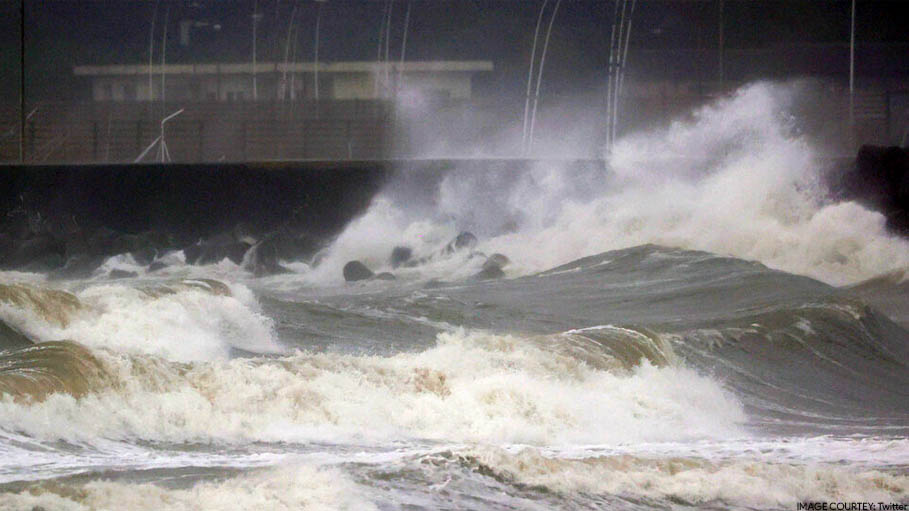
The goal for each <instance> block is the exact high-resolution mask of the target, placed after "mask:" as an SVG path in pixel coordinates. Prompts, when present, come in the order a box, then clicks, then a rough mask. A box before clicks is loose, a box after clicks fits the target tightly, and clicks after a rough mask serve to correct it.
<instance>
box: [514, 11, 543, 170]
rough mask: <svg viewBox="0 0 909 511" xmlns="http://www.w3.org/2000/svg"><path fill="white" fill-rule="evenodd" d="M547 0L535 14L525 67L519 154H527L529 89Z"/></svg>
mask: <svg viewBox="0 0 909 511" xmlns="http://www.w3.org/2000/svg"><path fill="white" fill-rule="evenodd" d="M548 2H549V0H543V4H542V5H541V6H540V13H539V14H538V15H537V28H536V29H534V31H533V46H532V47H531V50H530V65H529V66H528V69H527V92H526V93H525V95H524V123H523V127H522V130H521V154H522V155H525V154H527V127H528V126H529V124H528V120H529V117H528V116H529V115H530V91H531V88H532V84H533V67H534V63H535V61H536V57H537V40H539V38H540V27H541V26H542V25H543V12H544V11H545V9H546V4H547V3H548Z"/></svg>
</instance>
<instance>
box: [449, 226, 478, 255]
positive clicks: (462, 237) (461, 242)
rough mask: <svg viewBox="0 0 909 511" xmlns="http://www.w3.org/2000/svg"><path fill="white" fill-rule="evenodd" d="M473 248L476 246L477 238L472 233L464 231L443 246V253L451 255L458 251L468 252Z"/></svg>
mask: <svg viewBox="0 0 909 511" xmlns="http://www.w3.org/2000/svg"><path fill="white" fill-rule="evenodd" d="M475 246H477V237H476V236H474V235H473V233H470V232H467V231H464V232H462V233H460V234H458V235H457V236H456V237H455V239H453V240H451V242H449V243H448V245H446V246H445V253H446V254H451V253H454V252H458V251H460V250H469V249H472V248H473V247H475Z"/></svg>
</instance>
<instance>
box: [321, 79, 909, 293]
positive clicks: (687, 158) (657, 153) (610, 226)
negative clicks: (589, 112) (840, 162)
mask: <svg viewBox="0 0 909 511" xmlns="http://www.w3.org/2000/svg"><path fill="white" fill-rule="evenodd" d="M798 101H799V97H798V96H797V94H796V93H795V92H794V91H793V89H792V88H789V87H786V86H780V85H771V84H767V83H758V84H752V85H749V86H746V87H744V88H742V89H741V90H739V91H738V92H737V93H735V94H734V95H732V96H731V97H728V98H724V99H721V100H718V101H717V102H715V103H713V104H711V105H708V106H706V107H704V108H701V109H700V110H697V111H695V112H694V114H693V115H692V116H691V118H690V119H685V120H678V121H676V122H673V123H672V124H671V125H669V126H668V127H665V128H663V129H658V130H654V131H650V132H644V133H638V134H634V135H631V136H628V137H626V138H624V139H622V140H620V141H619V142H618V144H617V145H616V147H615V149H614V151H613V153H612V154H610V155H608V156H607V160H608V165H609V167H610V169H611V173H610V175H609V176H608V177H607V176H601V177H600V178H597V176H591V175H588V174H584V173H577V172H574V171H572V170H570V169H568V168H566V167H565V166H564V165H563V164H559V163H558V162H546V161H541V162H537V163H536V164H534V165H533V167H532V168H531V169H530V170H529V171H528V172H526V173H524V174H522V175H521V176H518V177H515V176H509V177H502V176H500V175H497V174H496V173H495V172H489V173H484V172H477V171H476V170H475V169H472V170H471V171H464V172H460V171H458V169H455V171H453V172H451V173H450V174H449V175H448V177H446V178H445V179H444V180H443V181H442V183H441V185H440V188H439V190H438V192H437V195H436V197H435V206H436V210H435V211H434V213H433V216H432V220H433V221H432V222H430V221H427V218H426V211H423V210H421V211H413V210H412V209H411V207H410V201H408V200H399V201H397V202H392V201H391V200H390V199H389V198H388V197H391V196H398V197H407V196H408V195H407V193H401V192H400V191H399V192H398V193H397V194H389V195H388V196H387V197H384V198H380V199H379V200H377V201H376V202H375V204H374V205H373V206H372V208H371V209H370V210H369V211H368V212H367V213H366V215H365V216H363V217H362V218H360V219H358V220H357V221H355V222H354V223H353V224H351V226H349V227H348V229H347V230H346V231H345V232H344V233H343V234H342V235H341V236H340V237H339V239H338V241H337V242H336V243H335V244H334V246H333V247H332V248H331V249H330V250H329V254H330V257H329V259H328V261H329V263H330V264H329V265H327V266H325V267H324V269H321V270H317V271H320V272H321V273H320V274H319V278H318V279H315V280H317V281H326V280H334V281H338V280H340V279H341V272H340V268H341V265H343V264H344V262H346V261H348V260H351V259H361V260H364V261H367V262H368V264H370V265H373V267H374V268H376V267H380V266H382V265H384V264H386V258H387V257H388V254H389V253H390V251H391V248H392V247H393V246H394V245H396V244H407V245H410V246H412V247H414V248H415V249H416V250H417V251H418V252H428V251H431V250H433V249H438V247H439V246H440V245H441V244H443V243H445V242H446V241H447V240H448V239H450V238H451V237H452V236H453V235H454V234H455V233H456V232H457V231H458V230H459V229H469V230H473V231H475V232H476V233H477V234H478V235H480V239H481V244H480V246H479V247H478V248H479V249H481V250H482V251H484V252H485V253H492V252H501V253H504V254H505V255H507V256H509V257H510V258H511V259H512V260H513V261H514V265H513V266H510V267H509V268H508V271H509V273H510V274H512V275H515V274H520V273H526V272H532V271H541V270H545V269H549V268H552V267H553V266H556V265H558V264H563V263H566V262H569V261H572V260H574V259H577V258H580V257H583V256H587V255H592V254H596V253H599V252H603V251H607V250H613V249H620V248H626V247H630V246H635V245H641V244H646V243H655V244H659V245H665V246H673V247H681V248H686V249H698V250H706V251H710V252H714V253H719V254H723V255H732V256H735V257H739V258H744V259H749V260H757V261H760V262H762V263H764V264H766V265H768V266H770V267H773V268H777V269H781V270H784V271H788V272H792V273H798V274H803V275H808V276H811V277H815V278H818V279H821V280H824V281H826V282H829V283H832V284H845V283H852V282H857V281H860V280H863V279H867V278H870V277H873V276H876V275H878V274H881V273H885V272H888V271H894V270H899V269H905V268H909V242H907V241H906V240H903V239H900V238H898V237H895V236H893V235H891V234H889V233H888V232H887V231H886V228H885V218H884V216H883V215H881V214H879V213H877V212H873V211H870V210H868V209H866V208H864V207H862V206H860V205H858V204H856V203H854V202H831V201H829V200H827V199H826V198H825V192H824V190H822V188H821V186H820V185H819V174H820V172H821V166H822V164H821V162H820V161H819V159H818V157H817V154H816V153H815V151H814V149H813V148H812V147H811V145H810V144H809V142H808V138H807V137H806V136H803V135H801V134H799V133H798V131H797V130H796V129H795V127H794V126H795V124H796V120H794V119H793V118H792V117H791V116H790V115H788V114H787V110H788V109H789V108H790V107H791V106H793V105H795V104H796V103H797V102H798ZM503 226H507V227H506V228H503ZM457 262H458V261H455V262H454V263H452V264H451V266H452V267H451V268H447V270H448V271H452V272H454V271H456V270H454V268H460V266H458V265H457V264H455V263H457ZM428 271H429V273H431V275H430V276H431V277H437V276H440V275H439V273H444V271H446V267H438V268H436V269H434V270H433V269H430V270H428ZM464 273H469V272H464ZM459 275H460V274H459Z"/></svg>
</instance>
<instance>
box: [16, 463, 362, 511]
mask: <svg viewBox="0 0 909 511" xmlns="http://www.w3.org/2000/svg"><path fill="white" fill-rule="evenodd" d="M0 508H2V509H9V510H11V511H18V510H22V511H31V510H33V509H39V508H41V509H54V510H61V511H88V510H96V509H123V510H127V511H133V510H151V509H168V510H175V511H180V510H197V509H206V510H225V511H227V510H231V511H233V510H261V509H269V510H276V511H280V510H288V511H290V510H299V509H306V510H312V511H329V510H331V511H336V510H351V511H360V510H364V511H369V510H371V509H376V507H375V505H373V504H372V503H371V502H370V501H368V500H367V499H365V498H364V497H363V496H361V494H360V492H359V490H358V489H357V487H356V485H355V484H354V483H353V482H352V481H350V480H349V479H348V478H347V477H346V476H345V475H344V474H343V473H342V472H340V471H338V470H335V469H331V468H314V467H309V466H305V465H299V466H284V467H276V468H271V469H267V470H263V471H260V472H254V473H250V474H244V475H240V476H237V477H233V478H229V479H225V480H223V481H214V482H200V483H197V484H195V485H193V486H192V487H190V488H187V489H169V488H165V487H162V486H157V485H154V484H139V483H128V482H115V481H92V482H89V483H86V484H84V485H78V486H77V485H64V484H46V483H45V484H39V485H36V486H33V487H32V488H30V489H28V490H25V491H22V492H20V493H6V494H0Z"/></svg>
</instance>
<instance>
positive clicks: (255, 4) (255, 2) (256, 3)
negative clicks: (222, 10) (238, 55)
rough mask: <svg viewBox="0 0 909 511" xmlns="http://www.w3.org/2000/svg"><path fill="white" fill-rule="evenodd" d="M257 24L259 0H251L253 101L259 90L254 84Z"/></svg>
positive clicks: (257, 98) (257, 96)
mask: <svg viewBox="0 0 909 511" xmlns="http://www.w3.org/2000/svg"><path fill="white" fill-rule="evenodd" d="M258 24H259V0H253V15H252V82H253V101H258V100H259V90H258V87H257V86H256V85H257V84H256V78H257V77H256V25H258Z"/></svg>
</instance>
